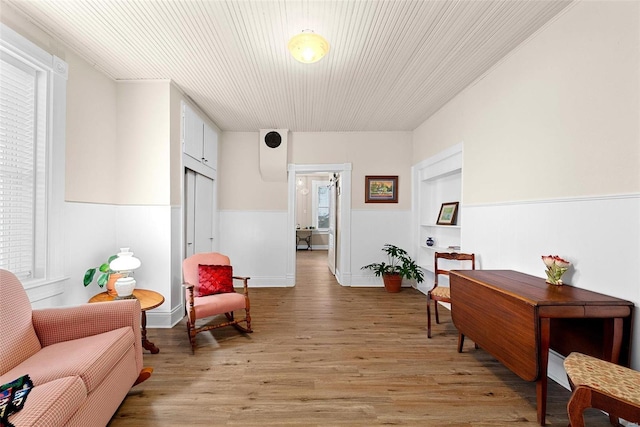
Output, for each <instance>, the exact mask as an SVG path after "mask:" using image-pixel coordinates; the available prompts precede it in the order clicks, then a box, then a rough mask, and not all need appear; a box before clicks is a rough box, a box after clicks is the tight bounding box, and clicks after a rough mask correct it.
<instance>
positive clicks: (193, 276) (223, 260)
mask: <svg viewBox="0 0 640 427" xmlns="http://www.w3.org/2000/svg"><path fill="white" fill-rule="evenodd" d="M199 264H202V265H231V261H229V257H228V256H226V255H223V254H221V253H218V252H201V253H197V254H193V255H191V256H190V257H187V258H185V260H184V261H182V278H183V280H184V283H188V284H190V285H197V284H198V265H199Z"/></svg>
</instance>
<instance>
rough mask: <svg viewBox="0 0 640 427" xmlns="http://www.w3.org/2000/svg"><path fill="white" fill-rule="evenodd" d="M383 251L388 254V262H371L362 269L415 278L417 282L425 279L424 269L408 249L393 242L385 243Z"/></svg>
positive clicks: (379, 274)
mask: <svg viewBox="0 0 640 427" xmlns="http://www.w3.org/2000/svg"><path fill="white" fill-rule="evenodd" d="M382 251H383V252H384V253H386V254H387V257H388V263H387V262H380V263H376V262H374V263H371V264H368V265H365V266H364V267H361V268H360V269H361V270H371V271H373V272H374V274H375V275H376V276H384V275H393V274H397V275H400V276H402V278H404V279H408V280H411V279H415V281H416V282H418V283H422V281H424V274H423V273H422V269H421V268H420V266H418V264H416V262H415V261H414V260H413V259H411V257H410V256H409V254H408V253H407V251H405V250H404V249H402V248H399V247H397V246H395V245H392V244H389V243H387V244H385V245H384V246H383V247H382Z"/></svg>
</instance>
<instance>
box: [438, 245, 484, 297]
mask: <svg viewBox="0 0 640 427" xmlns="http://www.w3.org/2000/svg"><path fill="white" fill-rule="evenodd" d="M439 259H446V260H449V261H471V270H475V269H476V255H475V254H463V253H456V252H452V253H449V252H436V253H435V255H434V260H433V270H434V271H435V278H434V283H433V284H434V286H433V287H434V288H435V287H436V286H438V276H439V275H445V276H447V277H448V276H449V270H445V269H442V268H439V267H438V260H439ZM461 264H462V263H461Z"/></svg>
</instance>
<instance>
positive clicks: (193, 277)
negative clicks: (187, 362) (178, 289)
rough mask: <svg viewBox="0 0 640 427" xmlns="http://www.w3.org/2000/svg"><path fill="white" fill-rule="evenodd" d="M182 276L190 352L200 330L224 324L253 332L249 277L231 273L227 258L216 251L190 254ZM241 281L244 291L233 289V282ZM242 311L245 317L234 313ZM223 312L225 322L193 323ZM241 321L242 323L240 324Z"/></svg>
mask: <svg viewBox="0 0 640 427" xmlns="http://www.w3.org/2000/svg"><path fill="white" fill-rule="evenodd" d="M182 276H183V279H184V286H185V292H186V303H187V305H186V307H185V308H186V311H187V317H188V318H187V333H188V334H189V342H190V343H191V352H192V353H194V352H195V348H196V335H197V334H198V333H199V332H204V331H208V330H211V329H216V328H222V327H224V326H234V327H235V328H236V329H238V330H239V331H241V332H253V330H252V329H251V315H250V306H251V304H250V302H249V289H248V284H247V282H248V281H249V277H241V276H234V275H233V271H232V267H231V262H230V261H229V257H228V256H226V255H223V254H220V253H217V252H207V253H198V254H194V255H191V256H190V257H188V258H186V259H185V260H184V261H183V262H182ZM234 280H240V281H242V283H243V292H242V293H238V292H236V291H235V289H234V288H233V281H234ZM238 310H244V312H245V313H244V314H245V315H244V317H236V316H235V314H234V312H235V311H238ZM219 314H224V315H225V317H226V321H224V322H222V323H207V324H203V325H202V326H199V327H198V326H196V321H199V320H202V319H204V318H207V317H212V316H216V315H219ZM240 323H245V324H246V327H245V326H241V325H240Z"/></svg>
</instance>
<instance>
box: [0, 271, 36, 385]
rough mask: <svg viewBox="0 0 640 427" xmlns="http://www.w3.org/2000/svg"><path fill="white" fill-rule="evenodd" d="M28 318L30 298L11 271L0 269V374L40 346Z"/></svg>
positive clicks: (32, 353)
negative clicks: (0, 327) (0, 338)
mask: <svg viewBox="0 0 640 427" xmlns="http://www.w3.org/2000/svg"><path fill="white" fill-rule="evenodd" d="M31 318H32V314H31V302H29V297H28V296H27V293H26V291H25V290H24V287H23V286H22V283H20V280H19V279H18V278H17V277H16V276H15V275H14V274H13V273H11V272H9V271H7V270H2V269H0V325H2V344H1V345H0V375H3V374H4V373H6V372H8V371H9V370H11V369H13V368H14V367H16V366H17V365H19V364H20V363H21V362H23V361H24V360H26V359H28V358H29V357H31V356H32V355H34V354H35V353H37V352H38V351H39V350H40V349H41V348H42V347H41V346H40V341H39V340H38V336H37V335H36V331H35V329H33V323H32V321H31Z"/></svg>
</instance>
